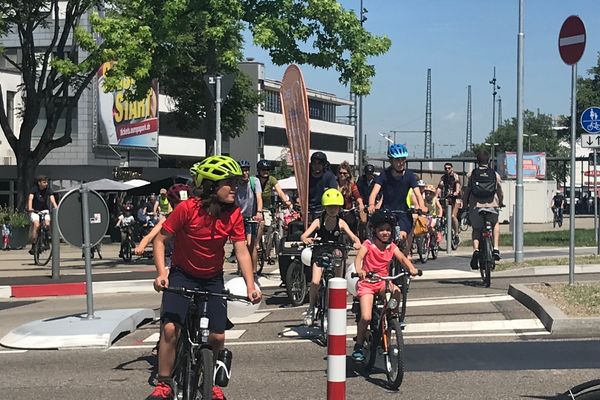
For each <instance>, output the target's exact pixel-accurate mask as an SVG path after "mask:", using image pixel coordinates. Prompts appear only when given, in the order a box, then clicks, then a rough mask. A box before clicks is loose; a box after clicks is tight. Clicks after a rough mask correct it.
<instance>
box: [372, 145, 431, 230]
mask: <svg viewBox="0 0 600 400" xmlns="http://www.w3.org/2000/svg"><path fill="white" fill-rule="evenodd" d="M407 157H408V149H407V148H406V146H405V145H403V144H393V145H391V146H390V147H389V148H388V158H389V159H390V167H389V168H387V169H386V170H385V171H383V172H382V173H381V174H379V176H378V177H376V178H375V184H374V185H373V190H372V191H371V194H370V196H369V214H372V213H373V212H374V211H375V204H376V202H375V199H377V195H378V194H379V193H380V192H381V194H382V195H383V203H382V205H381V208H384V209H388V210H391V211H405V212H402V213H400V214H398V226H399V228H400V239H402V240H406V238H407V236H408V234H409V233H410V232H411V231H412V224H413V219H412V215H410V214H408V204H406V197H407V196H408V191H409V190H410V189H411V188H412V189H413V191H414V193H415V196H416V199H417V204H416V206H417V208H420V209H421V210H422V211H423V212H427V207H425V204H424V202H423V196H422V193H421V191H420V190H419V189H418V185H417V177H416V175H415V173H414V172H412V171H411V170H408V169H406V158H407Z"/></svg>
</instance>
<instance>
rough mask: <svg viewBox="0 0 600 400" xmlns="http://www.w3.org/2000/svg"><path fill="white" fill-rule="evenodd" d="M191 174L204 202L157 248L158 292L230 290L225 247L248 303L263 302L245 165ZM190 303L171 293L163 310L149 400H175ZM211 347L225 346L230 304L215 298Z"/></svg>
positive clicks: (183, 215)
mask: <svg viewBox="0 0 600 400" xmlns="http://www.w3.org/2000/svg"><path fill="white" fill-rule="evenodd" d="M190 173H191V174H192V177H193V178H194V183H195V185H196V187H198V188H199V189H200V197H199V198H197V197H195V198H191V199H188V200H186V201H184V202H182V203H180V204H179V205H178V206H177V208H175V210H174V211H173V212H172V213H171V215H170V216H169V218H168V219H167V220H166V221H165V222H164V223H163V226H162V230H161V231H160V233H159V234H158V235H157V236H156V238H155V239H154V242H153V247H154V263H155V265H156V272H157V275H158V276H157V277H156V279H155V280H154V288H155V289H156V290H157V291H160V290H162V289H163V288H166V287H169V285H171V286H174V287H184V288H187V289H193V288H199V289H201V290H207V291H210V292H216V293H218V292H221V291H222V290H223V289H224V281H223V259H224V255H225V249H224V247H225V243H226V242H227V240H231V241H232V242H233V245H234V247H235V252H236V256H237V259H238V261H239V264H240V270H241V271H242V276H243V277H244V280H245V282H246V286H247V292H248V299H250V300H251V301H252V302H253V303H258V302H260V299H261V293H260V291H258V290H256V288H255V285H254V278H253V274H252V260H251V258H250V254H249V253H248V248H247V246H246V237H245V235H244V219H243V217H242V214H241V212H240V209H239V208H238V207H236V206H235V204H234V201H235V191H236V188H237V185H238V181H239V177H240V176H241V175H242V171H241V169H240V166H239V164H238V163H237V162H236V161H235V160H234V159H232V158H231V157H226V156H212V157H208V158H206V159H205V160H204V161H202V162H200V163H197V164H195V165H194V166H193V167H192V168H191V169H190ZM171 237H175V239H174V250H173V255H172V260H171V268H170V269H167V268H166V266H165V244H166V243H167V241H169V240H170V239H171ZM188 306H189V302H188V300H187V299H186V298H184V297H183V296H181V295H178V294H175V293H171V292H165V293H164V295H163V299H162V306H161V310H162V311H161V338H160V346H159V352H158V379H157V381H158V383H157V385H156V387H155V388H154V391H153V392H152V394H151V395H150V396H148V397H147V398H146V400H161V399H172V398H173V389H172V382H171V374H172V371H173V366H174V363H175V349H176V346H177V339H178V337H179V332H180V329H181V326H183V324H184V322H185V316H186V314H187V308H188ZM208 318H209V330H210V335H209V344H210V346H211V347H212V349H213V350H214V351H218V350H221V349H222V348H223V346H224V343H225V329H226V326H227V304H226V301H225V300H223V299H221V298H217V297H215V296H211V297H209V300H208ZM213 399H224V396H223V393H222V391H221V389H220V388H218V387H216V386H215V387H213Z"/></svg>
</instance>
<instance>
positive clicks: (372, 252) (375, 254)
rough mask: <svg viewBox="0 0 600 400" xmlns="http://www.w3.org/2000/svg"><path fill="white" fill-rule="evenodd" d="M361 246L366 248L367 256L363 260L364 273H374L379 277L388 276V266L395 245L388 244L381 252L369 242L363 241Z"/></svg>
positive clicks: (392, 256)
mask: <svg viewBox="0 0 600 400" xmlns="http://www.w3.org/2000/svg"><path fill="white" fill-rule="evenodd" d="M363 246H364V247H366V248H367V250H368V251H367V254H365V258H363V264H362V268H363V270H364V271H365V272H375V273H376V274H377V275H379V276H389V273H388V264H389V263H390V261H392V258H394V251H395V250H396V248H397V247H396V245H395V244H394V243H390V244H389V245H387V246H386V247H385V250H383V251H381V250H379V248H378V247H377V246H375V244H374V243H372V242H371V241H370V240H368V239H367V240H365V241H364V242H363Z"/></svg>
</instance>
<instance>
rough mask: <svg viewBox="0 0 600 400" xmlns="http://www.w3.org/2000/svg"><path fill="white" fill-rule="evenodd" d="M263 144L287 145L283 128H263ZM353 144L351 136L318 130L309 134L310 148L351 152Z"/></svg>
mask: <svg viewBox="0 0 600 400" xmlns="http://www.w3.org/2000/svg"><path fill="white" fill-rule="evenodd" d="M264 144H265V146H288V145H289V144H288V140H287V136H286V133H285V129H283V128H275V127H271V126H267V127H266V128H265V137H264ZM353 146H354V142H353V138H350V137H346V136H338V135H331V134H328V133H319V132H312V133H311V134H310V148H311V149H313V150H325V151H339V152H341V153H352V149H353V148H354V147H353Z"/></svg>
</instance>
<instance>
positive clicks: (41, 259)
mask: <svg viewBox="0 0 600 400" xmlns="http://www.w3.org/2000/svg"><path fill="white" fill-rule="evenodd" d="M50 257H52V246H50V241H49V240H48V238H47V237H46V235H45V234H44V233H43V232H40V234H39V235H38V237H37V239H36V242H35V249H34V253H33V261H34V262H35V264H36V265H41V266H43V265H46V264H48V262H49V261H50Z"/></svg>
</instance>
